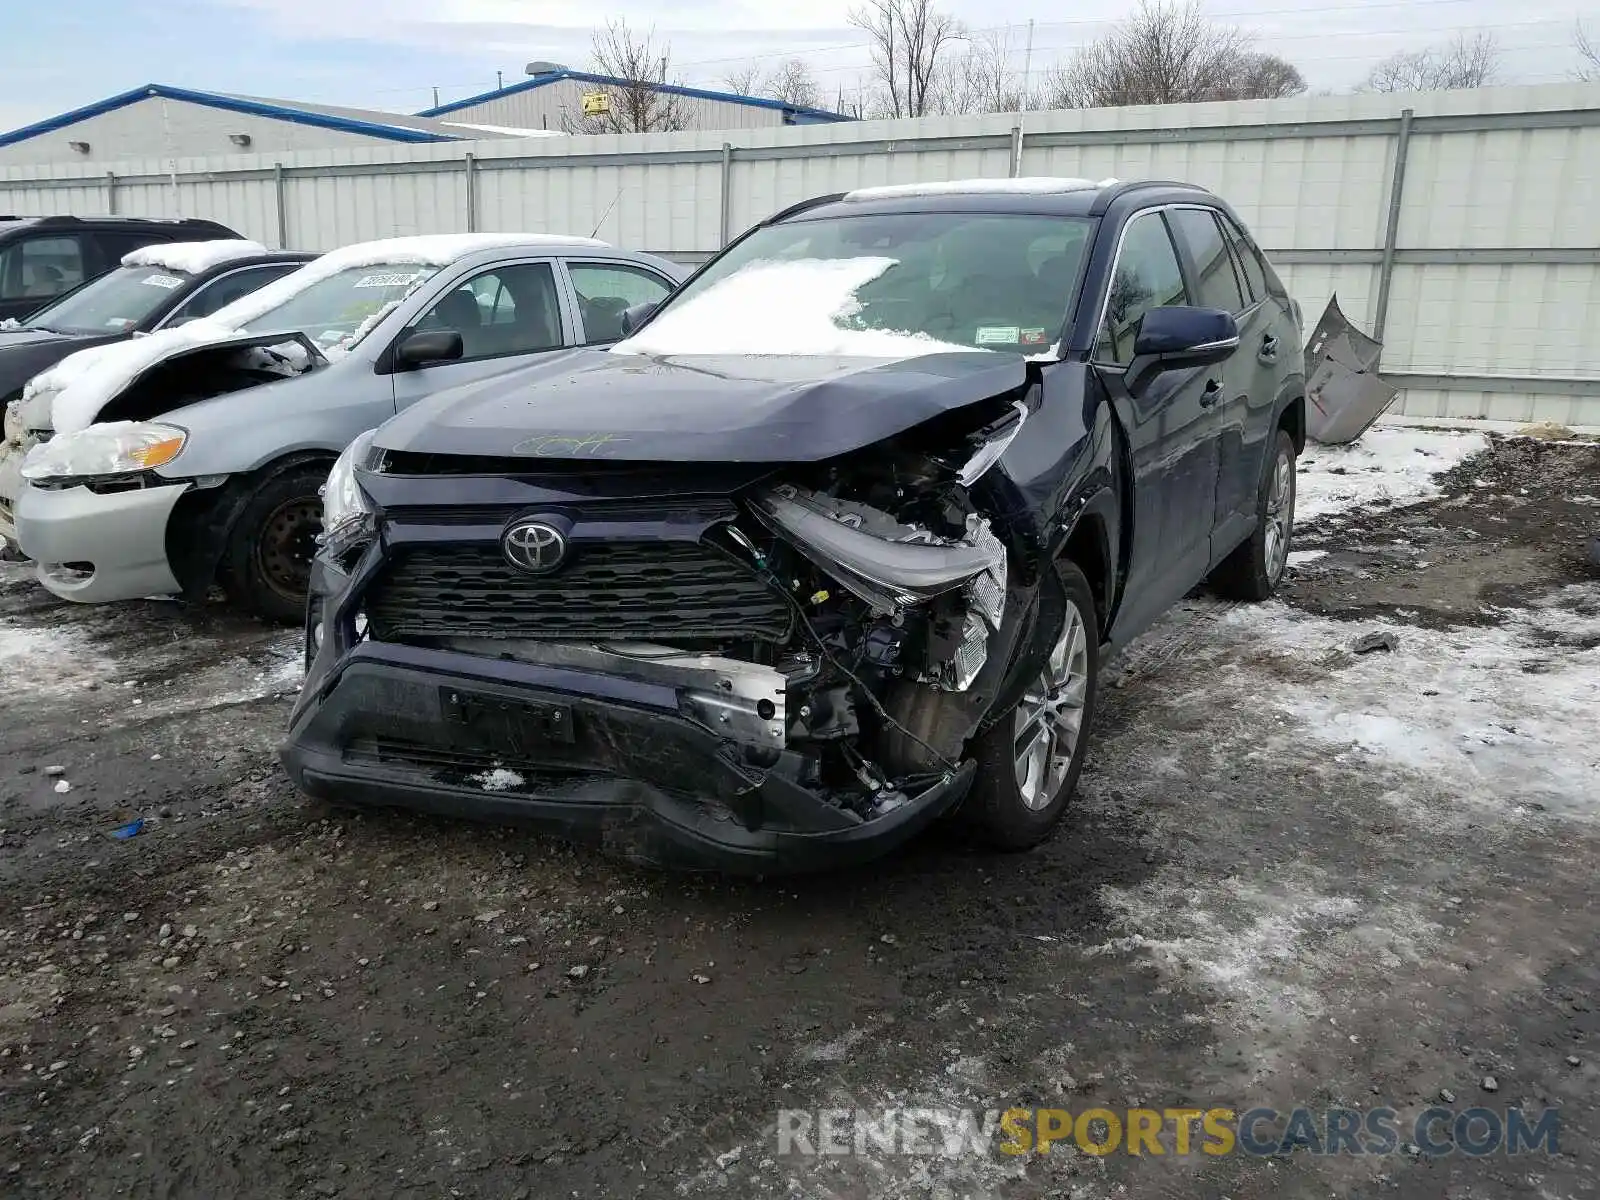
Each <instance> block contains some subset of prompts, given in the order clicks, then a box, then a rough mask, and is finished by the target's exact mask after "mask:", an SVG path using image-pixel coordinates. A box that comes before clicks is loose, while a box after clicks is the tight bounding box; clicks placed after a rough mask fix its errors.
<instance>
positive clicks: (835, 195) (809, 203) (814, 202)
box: [761, 192, 845, 225]
mask: <svg viewBox="0 0 1600 1200" xmlns="http://www.w3.org/2000/svg"><path fill="white" fill-rule="evenodd" d="M844 197H845V193H843V192H830V193H828V195H826V196H813V197H811V199H809V200H802V201H800V203H799V204H791V205H789V207H788V208H785V209H780V210H779V211H777V212H775V213H773V214H772V215H771V216H770V217H768V218H767V219H766V220H765V221H763V222H761V223H762V224H763V225H771V224H773V223H774V222H777V221H782V220H784V219H785V218H786V217H792V216H794V215H795V214H797V213H803V212H805V211H806V210H807V209H808V208H817V207H819V206H821V205H823V204H832V203H834V201H836V200H843V199H844Z"/></svg>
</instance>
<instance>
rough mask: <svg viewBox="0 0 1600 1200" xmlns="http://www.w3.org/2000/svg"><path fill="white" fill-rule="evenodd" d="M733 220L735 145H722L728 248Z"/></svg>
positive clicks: (724, 236) (725, 241) (724, 241)
mask: <svg viewBox="0 0 1600 1200" xmlns="http://www.w3.org/2000/svg"><path fill="white" fill-rule="evenodd" d="M732 219H733V143H731V142H723V143H722V240H721V241H720V242H719V243H718V244H719V245H722V246H726V245H727V244H728V239H729V237H730V235H731V230H730V229H729V226H730V225H731V224H732Z"/></svg>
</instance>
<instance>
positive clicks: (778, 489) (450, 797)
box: [283, 180, 1305, 872]
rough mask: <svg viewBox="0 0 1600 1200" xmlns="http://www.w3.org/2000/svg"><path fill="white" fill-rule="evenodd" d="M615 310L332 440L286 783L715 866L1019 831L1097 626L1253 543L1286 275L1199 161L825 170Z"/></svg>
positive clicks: (1283, 335) (1279, 544)
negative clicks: (1127, 173) (855, 172)
mask: <svg viewBox="0 0 1600 1200" xmlns="http://www.w3.org/2000/svg"><path fill="white" fill-rule="evenodd" d="M641 322H642V324H641ZM624 325H625V328H626V329H628V330H630V331H631V332H630V336H629V337H628V338H627V339H626V340H624V341H623V342H621V343H619V344H618V345H617V346H615V347H613V348H612V349H611V350H610V351H604V350H579V351H574V352H572V353H569V354H566V355H563V356H560V357H557V358H554V359H551V360H547V361H546V362H544V363H542V364H540V365H538V366H535V367H531V368H528V369H526V370H523V371H519V372H515V373H511V374H507V375H505V376H502V377H500V378H498V379H495V380H490V381H486V382H482V383H479V384H477V385H474V386H472V387H470V388H467V389H460V390H457V391H455V392H453V393H451V392H447V393H443V394H440V395H438V396H437V397H435V398H433V399H431V400H428V401H424V402H422V403H420V404H418V405H416V406H414V407H413V408H411V409H410V410H408V411H407V412H405V413H403V414H401V415H400V416H398V417H396V418H395V419H394V420H392V421H390V422H389V423H387V424H386V425H384V426H382V427H381V428H380V429H378V430H377V431H376V434H375V435H374V434H368V435H364V436H363V437H362V438H361V439H359V440H358V441H357V442H356V443H355V444H354V445H353V446H352V447H351V448H350V450H349V451H347V453H346V454H345V456H344V458H343V459H342V460H341V461H340V462H339V463H338V464H337V465H336V466H335V468H334V470H333V474H332V476H331V477H330V479H329V482H328V487H327V493H326V500H325V504H326V510H325V513H324V519H325V526H326V533H325V536H326V539H327V542H326V545H325V546H324V548H323V551H322V553H321V554H320V555H319V557H318V560H317V562H316V564H315V568H314V572H313V584H312V597H311V611H310V615H309V624H308V631H307V655H308V676H307V680H306V684H305V689H304V691H303V693H302V695H301V698H300V700H299V703H298V705H297V707H296V710H295V713H294V716H293V719H292V725H291V730H290V734H289V738H288V742H287V744H286V746H285V748H284V751H283V757H284V761H285V763H286V765H287V767H288V770H289V773H290V775H291V776H292V777H293V779H294V780H295V782H296V783H297V784H298V785H299V786H300V787H301V788H302V789H303V790H305V791H307V792H309V793H311V794H313V795H315V796H319V797H323V798H325V799H327V800H330V801H333V802H335V803H354V802H375V803H395V802H399V803H406V804H412V805H416V806H420V807H424V808H430V809H438V810H445V811H453V812H459V813H465V814H470V815H481V816H504V817H525V818H530V819H534V820H537V821H539V822H542V823H544V824H546V825H548V826H549V827H551V828H553V829H555V830H558V831H561V832H564V833H568V834H572V835H576V836H587V837H590V838H595V839H598V840H600V841H601V842H603V843H604V844H605V845H606V846H607V847H609V848H611V849H612V850H615V851H617V852H619V853H622V854H625V855H627V856H629V857H633V858H636V859H639V860H643V861H650V862H672V863H677V864H681V865H692V866H702V867H715V868H723V869H734V870H747V871H753V872H769V871H775V870H784V869H801V868H807V867H816V866H827V865H832V864H835V863H839V862H843V861H848V860H859V859H863V858H867V857H870V856H872V855H875V854H879V853H881V852H883V851H884V850H886V849H888V848H890V847H892V846H894V845H896V844H897V843H900V842H902V841H904V840H905V839H906V838H908V837H910V836H911V835H913V834H914V833H916V832H917V831H918V830H920V829H922V828H924V827H925V826H927V825H929V824H930V823H931V822H933V821H934V820H936V819H938V818H940V817H942V816H944V815H946V814H952V815H953V816H954V817H955V818H956V819H958V820H961V821H964V822H967V823H968V824H970V826H971V827H972V829H973V830H974V831H975V832H976V834H977V835H978V836H980V837H982V838H984V839H986V840H987V841H988V842H990V843H991V844H994V845H997V846H1000V847H1006V848H1015V849H1020V848H1024V847H1028V846H1031V845H1033V844H1035V843H1036V842H1038V841H1039V840H1040V839H1041V838H1043V837H1045V836H1046V835H1047V834H1048V833H1049V831H1050V830H1051V828H1052V827H1053V826H1054V825H1055V824H1056V822H1057V821H1058V820H1059V819H1060V817H1061V814H1062V812H1063V810H1064V808H1065V806H1066V804H1067V801H1068V798H1069V796H1070V794H1071V792H1072V790H1073V786H1074V783H1075V781H1076V779H1077V776H1078V773H1079V771H1080V769H1081V768H1082V765H1083V756H1084V749H1085V743H1086V740H1087V735H1088V731H1089V729H1090V727H1091V725H1092V722H1093V718H1094V711H1095V695H1096V684H1097V679H1098V674H1099V668H1100V663H1101V662H1102V661H1103V660H1104V657H1105V656H1106V655H1107V654H1108V653H1110V652H1112V651H1113V650H1114V649H1115V648H1116V647H1118V646H1121V645H1123V644H1125V643H1126V642H1127V641H1128V640H1129V639H1130V638H1132V637H1133V636H1134V635H1135V634H1137V633H1138V632H1139V631H1140V630H1142V629H1144V628H1145V627H1147V626H1148V625H1149V624H1150V623H1151V622H1152V621H1153V620H1154V619H1155V618H1156V617H1157V616H1158V615H1159V614H1160V613H1161V612H1162V611H1163V610H1164V609H1166V608H1167V607H1168V606H1169V605H1171V604H1172V603H1173V602H1174V601H1176V600H1177V599H1178V598H1179V597H1181V596H1182V595H1183V594H1184V593H1185V592H1187V591H1188V590H1189V589H1190V588H1192V587H1193V586H1194V585H1195V584H1197V583H1198V582H1200V581H1201V580H1203V579H1207V578H1209V579H1210V580H1211V582H1212V584H1213V586H1215V587H1216V588H1217V589H1218V590H1220V591H1222V592H1224V593H1226V594H1228V595H1230V596H1235V597H1243V598H1250V599H1260V598H1264V597H1266V596H1267V595H1269V594H1270V593H1271V592H1272V591H1273V589H1274V587H1275V586H1276V585H1277V583H1278V581H1279V580H1280V578H1281V577H1282V575H1283V572H1284V567H1285V563H1286V561H1287V555H1288V546H1289V537H1290V530H1291V526H1292V523H1293V516H1294V496H1295V459H1296V455H1297V454H1298V453H1299V451H1300V449H1301V447H1302V439H1303V436H1304V434H1303V430H1304V427H1305V412H1304V399H1303V393H1304V378H1303V368H1302V365H1301V354H1300V338H1301V330H1300V318H1299V313H1298V310H1297V308H1296V307H1295V305H1294V304H1293V302H1292V301H1291V300H1290V299H1289V297H1288V295H1287V294H1286V292H1285V291H1284V288H1283V285H1282V283H1280V282H1279V280H1278V277H1277V276H1276V275H1275V274H1274V272H1273V270H1272V268H1271V267H1270V266H1269V265H1268V264H1267V262H1266V260H1265V258H1264V257H1263V256H1262V254H1261V251H1260V250H1259V248H1258V247H1257V246H1256V245H1255V243H1254V242H1253V241H1252V240H1251V238H1250V237H1249V235H1248V234H1246V233H1245V231H1244V227H1243V225H1242V224H1241V223H1240V221H1239V220H1238V218H1237V217H1236V216H1235V215H1234V213H1233V212H1232V211H1231V210H1230V209H1229V208H1228V206H1227V205H1226V204H1225V203H1223V201H1221V200H1219V199H1218V198H1217V197H1215V196H1213V195H1211V194H1210V193H1208V192H1206V191H1204V190H1202V189H1200V188H1196V187H1190V186H1185V185H1181V184H1172V183H1137V184H1110V185H1096V184H1090V183H1086V182H1083V181H1075V180H998V181H995V180H976V181H970V182H965V183H953V184H942V185H929V186H918V187H909V188H881V189H868V190H865V191H860V192H853V193H850V194H847V195H836V196H827V197H824V198H821V199H818V200H813V201H810V202H808V203H805V204H801V205H798V206H796V207H794V208H791V209H789V210H787V211H785V212H783V213H780V214H779V215H777V216H775V217H773V218H772V219H771V220H769V221H767V222H765V223H763V224H761V225H759V226H757V227H756V228H755V229H753V230H751V231H750V232H748V233H747V234H745V235H744V236H743V237H742V238H741V239H740V240H739V241H737V242H735V243H734V244H733V245H731V246H729V247H728V248H727V249H726V250H724V251H723V252H722V253H721V254H720V255H718V256H717V257H716V258H715V259H713V260H712V261H711V262H710V263H708V264H707V265H706V266H705V267H704V268H702V269H701V271H700V272H699V273H698V274H697V275H695V276H694V277H693V278H691V279H690V280H689V282H687V283H686V284H685V285H684V286H683V288H682V289H681V290H680V291H678V292H677V293H676V294H675V295H674V296H672V297H670V298H669V299H667V300H666V301H665V302H664V303H662V305H661V306H660V308H659V310H658V311H655V312H654V313H649V312H647V311H643V310H642V309H635V310H630V311H629V313H628V314H627V319H626V321H625V323H624Z"/></svg>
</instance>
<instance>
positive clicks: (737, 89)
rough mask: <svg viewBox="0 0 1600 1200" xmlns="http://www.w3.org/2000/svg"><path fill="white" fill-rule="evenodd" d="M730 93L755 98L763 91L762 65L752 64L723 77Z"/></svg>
mask: <svg viewBox="0 0 1600 1200" xmlns="http://www.w3.org/2000/svg"><path fill="white" fill-rule="evenodd" d="M722 82H723V83H725V84H726V85H727V87H728V90H729V91H730V92H733V93H734V94H735V95H738V96H754V95H755V94H756V93H757V92H758V91H760V90H761V64H760V63H751V64H750V65H749V66H748V67H740V68H739V69H738V70H737V71H729V72H728V73H727V74H726V75H724V76H723V77H722Z"/></svg>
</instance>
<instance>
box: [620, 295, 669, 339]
mask: <svg viewBox="0 0 1600 1200" xmlns="http://www.w3.org/2000/svg"><path fill="white" fill-rule="evenodd" d="M660 307H661V301H659V300H647V301H645V302H644V303H643V304H631V305H629V306H628V307H627V308H625V309H623V310H622V336H623V337H627V336H628V335H629V334H631V333H632V332H633V331H634V330H635V329H637V328H639V326H641V325H643V324H644V323H645V322H646V321H648V320H649V319H650V317H651V316H652V314H654V313H655V311H656V309H658V308H660Z"/></svg>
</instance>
